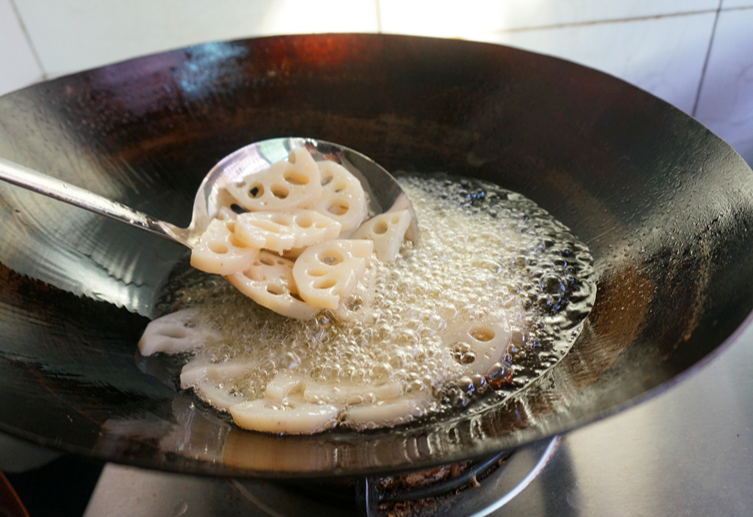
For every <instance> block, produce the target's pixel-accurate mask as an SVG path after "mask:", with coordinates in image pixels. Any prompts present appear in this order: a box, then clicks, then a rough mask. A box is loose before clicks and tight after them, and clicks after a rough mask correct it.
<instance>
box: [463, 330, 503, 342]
mask: <svg viewBox="0 0 753 517" xmlns="http://www.w3.org/2000/svg"><path fill="white" fill-rule="evenodd" d="M468 333H469V334H470V335H471V337H472V338H473V339H475V340H477V341H491V340H492V339H494V336H495V335H496V334H495V333H494V331H493V330H492V329H490V328H487V327H474V328H472V329H471V330H470V331H468Z"/></svg>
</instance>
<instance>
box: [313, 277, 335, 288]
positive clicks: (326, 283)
mask: <svg viewBox="0 0 753 517" xmlns="http://www.w3.org/2000/svg"><path fill="white" fill-rule="evenodd" d="M335 284H337V280H335V279H334V278H323V279H322V280H317V281H316V282H314V289H329V288H330V287H334V286H335Z"/></svg>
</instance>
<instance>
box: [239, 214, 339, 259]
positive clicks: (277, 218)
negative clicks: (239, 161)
mask: <svg viewBox="0 0 753 517" xmlns="http://www.w3.org/2000/svg"><path fill="white" fill-rule="evenodd" d="M338 235H340V223H338V222H337V221H335V220H333V219H332V218H330V217H327V216H326V215H324V214H320V213H319V212H315V211H313V210H305V209H301V208H297V209H291V210H286V211H284V212H247V213H245V214H241V215H239V216H238V220H237V221H236V223H235V236H236V237H238V240H239V241H240V242H242V243H243V244H245V245H246V246H249V247H252V248H257V249H262V248H263V249H267V250H271V251H276V252H278V253H282V252H284V251H286V250H290V249H292V248H305V247H306V246H311V245H312V244H316V243H317V242H321V241H325V240H329V239H336V238H337V236H338Z"/></svg>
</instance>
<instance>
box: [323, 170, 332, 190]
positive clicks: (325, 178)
mask: <svg viewBox="0 0 753 517" xmlns="http://www.w3.org/2000/svg"><path fill="white" fill-rule="evenodd" d="M332 178H333V176H332V173H330V174H326V175H325V176H323V177H322V187H323V186H325V185H329V182H330V181H332Z"/></svg>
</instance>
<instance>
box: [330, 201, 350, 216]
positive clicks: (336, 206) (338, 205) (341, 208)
mask: <svg viewBox="0 0 753 517" xmlns="http://www.w3.org/2000/svg"><path fill="white" fill-rule="evenodd" d="M348 208H350V205H349V204H348V202H347V201H335V202H334V203H332V204H331V205H329V207H327V212H329V213H330V214H334V215H344V214H345V213H346V212H347V211H348Z"/></svg>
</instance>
